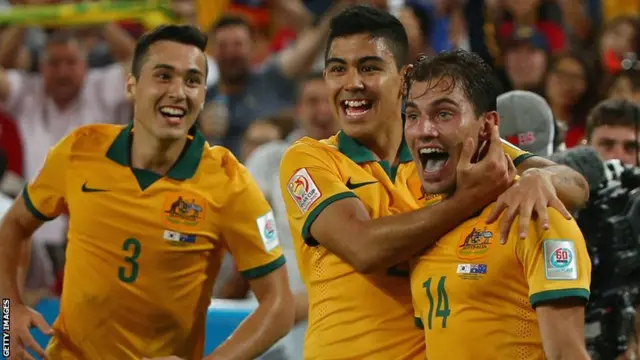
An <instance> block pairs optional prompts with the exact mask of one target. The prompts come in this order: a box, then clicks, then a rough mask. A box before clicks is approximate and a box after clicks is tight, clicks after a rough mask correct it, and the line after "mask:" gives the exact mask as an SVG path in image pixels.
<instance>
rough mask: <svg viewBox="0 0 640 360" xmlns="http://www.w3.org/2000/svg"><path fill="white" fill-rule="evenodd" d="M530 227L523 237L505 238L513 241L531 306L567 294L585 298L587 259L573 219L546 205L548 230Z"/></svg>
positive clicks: (589, 263)
mask: <svg viewBox="0 0 640 360" xmlns="http://www.w3.org/2000/svg"><path fill="white" fill-rule="evenodd" d="M514 224H517V221H514ZM531 226H532V228H531V229H530V231H529V237H527V238H526V239H525V240H519V239H515V238H514V239H510V240H509V241H514V242H515V243H516V254H517V256H518V258H519V260H520V262H521V263H522V264H523V266H524V271H525V276H526V278H527V281H528V284H529V301H530V302H531V305H532V306H533V307H535V306H536V305H538V304H539V303H542V302H547V301H553V300H557V299H562V298H567V297H577V298H583V299H585V302H586V301H587V300H589V294H590V291H589V285H590V283H591V260H590V258H589V254H588V252H587V246H586V243H585V240H584V237H583V236H582V233H581V232H580V229H579V228H578V224H576V222H575V220H566V219H565V218H564V217H562V215H561V214H560V213H559V212H558V211H556V210H555V209H552V208H549V229H548V230H542V229H541V228H540V227H539V226H540V225H538V224H535V225H534V224H532V225H531ZM534 226H535V227H536V229H533V227H534ZM512 233H516V234H517V232H515V231H512Z"/></svg>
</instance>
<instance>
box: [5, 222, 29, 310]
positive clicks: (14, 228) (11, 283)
mask: <svg viewBox="0 0 640 360" xmlns="http://www.w3.org/2000/svg"><path fill="white" fill-rule="evenodd" d="M29 236H30V234H29V233H28V232H26V231H24V229H22V228H21V227H20V226H19V225H16V224H13V223H11V222H10V221H7V220H5V222H4V224H3V225H2V227H1V228H0V297H2V298H9V299H11V301H13V302H14V303H15V304H18V303H22V298H21V291H20V289H21V288H22V285H21V284H19V281H21V280H19V277H20V279H21V278H22V276H23V274H22V273H21V272H20V273H21V274H20V276H19V271H18V268H19V267H20V265H21V264H20V263H21V259H22V258H23V257H22V255H23V251H24V248H25V243H26V242H27V241H29V240H28V239H29Z"/></svg>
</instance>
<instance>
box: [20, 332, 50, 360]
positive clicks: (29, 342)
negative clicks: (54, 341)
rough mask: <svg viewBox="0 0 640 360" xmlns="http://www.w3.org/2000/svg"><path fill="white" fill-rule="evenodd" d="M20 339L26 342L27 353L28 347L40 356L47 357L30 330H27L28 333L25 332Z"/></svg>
mask: <svg viewBox="0 0 640 360" xmlns="http://www.w3.org/2000/svg"><path fill="white" fill-rule="evenodd" d="M20 341H22V343H23V344H24V347H25V353H26V350H27V349H31V350H32V351H33V352H35V353H36V354H38V356H40V357H42V358H43V359H46V354H45V353H44V350H43V349H42V348H41V347H40V345H39V344H38V343H37V342H36V341H35V340H34V339H33V337H32V336H31V334H30V333H29V332H28V331H27V332H26V334H23V335H22V336H21V337H20Z"/></svg>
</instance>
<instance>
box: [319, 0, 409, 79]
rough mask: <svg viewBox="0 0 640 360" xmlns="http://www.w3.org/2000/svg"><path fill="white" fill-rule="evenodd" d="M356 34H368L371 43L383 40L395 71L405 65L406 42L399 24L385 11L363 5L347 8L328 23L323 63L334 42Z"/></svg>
mask: <svg viewBox="0 0 640 360" xmlns="http://www.w3.org/2000/svg"><path fill="white" fill-rule="evenodd" d="M358 34H370V35H371V37H372V38H374V39H384V40H385V42H386V43H387V46H388V47H389V50H391V53H392V54H393V57H394V58H395V61H396V65H397V67H398V70H400V69H401V68H402V67H403V66H404V65H405V64H406V63H407V62H408V61H409V40H408V38H407V32H406V31H405V29H404V26H402V23H401V22H400V21H399V20H398V19H397V18H396V17H395V16H393V15H391V14H389V13H388V12H386V11H382V10H379V9H376V8H373V7H371V6H366V5H356V6H352V7H349V8H347V9H344V10H343V11H342V12H340V13H339V14H338V15H336V16H335V17H334V18H333V19H331V25H330V31H329V38H328V39H327V47H326V49H325V52H324V59H325V61H326V60H327V59H328V57H329V49H330V48H331V43H332V42H333V40H334V39H335V38H340V37H346V36H351V35H358Z"/></svg>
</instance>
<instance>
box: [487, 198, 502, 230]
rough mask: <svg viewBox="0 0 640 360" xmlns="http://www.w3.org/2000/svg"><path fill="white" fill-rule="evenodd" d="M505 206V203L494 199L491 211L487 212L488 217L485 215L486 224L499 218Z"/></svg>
mask: <svg viewBox="0 0 640 360" xmlns="http://www.w3.org/2000/svg"><path fill="white" fill-rule="evenodd" d="M506 208H507V203H506V202H504V201H501V200H500V199H498V201H496V205H495V206H494V207H493V210H492V211H491V214H489V217H487V219H486V220H485V222H486V223H487V224H493V223H494V222H495V221H496V220H498V218H500V215H502V212H503V211H504V210H505V209H506Z"/></svg>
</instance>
